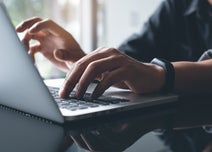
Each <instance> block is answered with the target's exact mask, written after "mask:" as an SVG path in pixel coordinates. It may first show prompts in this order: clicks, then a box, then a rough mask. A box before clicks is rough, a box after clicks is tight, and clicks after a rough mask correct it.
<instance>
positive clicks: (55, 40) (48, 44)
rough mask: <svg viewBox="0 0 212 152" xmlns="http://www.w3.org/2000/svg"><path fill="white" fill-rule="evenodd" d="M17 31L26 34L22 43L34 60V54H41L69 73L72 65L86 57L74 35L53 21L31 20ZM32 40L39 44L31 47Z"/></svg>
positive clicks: (23, 23)
mask: <svg viewBox="0 0 212 152" xmlns="http://www.w3.org/2000/svg"><path fill="white" fill-rule="evenodd" d="M16 30H17V32H24V37H23V39H22V42H23V43H24V45H25V47H26V48H27V50H28V51H29V52H28V53H29V54H30V55H31V57H32V59H33V60H34V54H35V53H36V52H40V53H42V54H43V55H44V56H45V57H46V58H47V59H48V60H50V61H51V62H52V63H53V64H54V65H56V66H57V67H59V68H60V69H62V70H65V71H67V70H69V65H70V63H73V62H75V61H77V60H78V59H80V58H82V57H83V56H84V55H85V53H84V52H83V51H82V49H81V48H80V46H79V44H78V43H77V42H76V41H75V39H74V38H73V37H72V35H71V34H70V33H68V32H67V31H66V30H64V29H63V28H62V27H60V26H59V25H57V24H56V23H55V22H53V21H52V20H49V19H46V20H42V19H40V18H31V19H28V20H26V21H23V22H22V23H21V24H20V25H18V26H17V27H16ZM31 40H37V41H38V42H39V43H38V44H34V45H30V41H31ZM67 61H68V62H67Z"/></svg>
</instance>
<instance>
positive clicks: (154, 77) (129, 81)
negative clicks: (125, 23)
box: [60, 48, 165, 98]
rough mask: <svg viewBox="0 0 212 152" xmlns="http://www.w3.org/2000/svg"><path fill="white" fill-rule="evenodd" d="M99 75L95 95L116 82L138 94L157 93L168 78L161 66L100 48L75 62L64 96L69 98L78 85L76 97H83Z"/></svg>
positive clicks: (62, 93) (112, 49)
mask: <svg viewBox="0 0 212 152" xmlns="http://www.w3.org/2000/svg"><path fill="white" fill-rule="evenodd" d="M97 77H98V78H101V79H100V83H99V84H98V85H97V87H96V88H95V90H94V92H93V94H92V98H97V97H99V96H100V95H101V94H102V93H103V92H104V91H105V90H106V89H107V88H109V87H110V86H112V85H116V84H118V85H119V86H122V87H124V88H128V89H131V90H132V91H133V92H135V93H148V92H154V91H158V90H160V89H161V88H162V87H163V84H164V81H165V74H164V70H163V69H162V68H161V67H159V66H157V65H153V64H144V63H141V62H139V61H137V60H135V59H132V58H130V57H129V56H127V55H125V54H123V53H121V52H119V51H118V50H116V49H114V48H99V49H97V50H95V51H93V52H91V53H90V54H88V55H87V56H84V57H83V58H81V59H80V60H78V61H77V62H75V63H74V64H73V66H72V68H71V70H70V72H69V73H68V74H67V77H66V80H65V82H64V85H63V87H62V88H61V89H60V96H61V97H63V98H65V97H67V96H68V95H69V94H70V92H71V91H72V90H73V89H74V87H75V86H76V85H77V84H78V85H77V92H76V96H77V97H78V98H81V97H82V96H83V95H84V93H85V91H86V89H87V87H88V85H89V84H90V83H91V82H92V81H93V80H94V79H95V78H97Z"/></svg>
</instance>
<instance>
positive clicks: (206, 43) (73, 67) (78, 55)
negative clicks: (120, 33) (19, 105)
mask: <svg viewBox="0 0 212 152" xmlns="http://www.w3.org/2000/svg"><path fill="white" fill-rule="evenodd" d="M211 5H212V3H210V2H208V1H206V0H193V1H190V0H166V1H164V2H163V3H162V4H161V6H160V7H159V9H158V10H157V11H156V12H155V14H153V16H152V17H151V18H150V19H149V21H148V22H147V23H146V24H145V27H144V29H143V31H142V33H140V34H138V35H135V36H133V37H131V38H129V39H128V40H127V41H125V42H124V43H123V44H122V45H121V46H120V47H119V49H115V48H106V47H102V48H98V49H97V50H95V51H93V52H91V53H90V54H87V55H86V54H85V53H84V52H83V50H82V49H81V48H80V46H79V44H78V43H77V42H76V41H75V40H74V38H73V37H72V36H71V34H70V33H68V32H67V31H65V30H64V29H63V28H61V27H60V26H59V25H57V24H56V23H54V22H53V21H51V20H42V19H40V18H32V19H28V20H26V21H24V22H23V23H21V24H20V25H19V26H18V27H17V31H18V32H23V31H25V32H26V34H25V36H24V38H23V43H24V44H25V46H26V48H27V49H28V50H29V54H30V55H31V56H32V58H34V54H35V53H36V52H41V53H42V54H43V55H44V56H45V57H46V58H47V59H49V60H50V61H51V62H52V63H53V64H55V65H56V66H57V67H59V68H60V69H63V70H65V71H67V72H68V74H67V78H66V80H65V82H64V86H63V87H62V88H61V90H60V96H61V97H67V96H68V95H69V93H70V92H71V91H72V90H73V88H74V87H75V86H76V85H77V84H78V85H77V93H76V96H77V97H79V98H81V97H82V96H83V94H84V93H85V91H86V89H87V87H88V85H89V83H90V82H92V81H93V80H94V79H98V80H100V83H99V84H98V85H97V87H96V89H95V90H94V92H93V94H92V97H93V98H97V97H98V96H100V95H101V94H102V93H103V92H104V91H105V90H106V89H107V88H108V87H110V86H111V85H115V86H118V87H121V88H128V89H131V90H132V91H133V92H135V93H149V92H156V91H162V90H163V91H166V92H170V91H173V89H174V91H178V92H183V93H186V92H211V91H210V90H212V81H211V78H212V70H211V67H212V60H207V61H202V62H188V61H196V60H197V59H198V58H199V57H200V56H201V54H202V53H203V52H204V51H206V50H207V49H209V48H211V44H212V43H211V42H210V41H211V40H212V39H211V38H210V35H209V33H208V32H209V31H210V26H209V25H210V18H209V17H207V16H206V15H205V14H206V13H205V12H204V11H205V10H208V11H207V12H208V13H210V8H211ZM209 6H210V7H209ZM202 7H204V9H203V10H204V11H202ZM206 8H207V9H206ZM31 39H35V40H38V41H39V42H40V43H39V44H36V45H34V46H30V45H29V41H30V40H31ZM120 51H122V52H124V53H121V52H120ZM130 56H131V57H133V58H134V59H133V58H131V57H130ZM154 57H160V58H164V59H167V60H169V61H184V60H187V62H173V63H169V62H167V61H164V60H159V62H152V63H153V64H151V63H143V62H149V61H151V60H152V59H153V58H154ZM136 59H137V60H136ZM139 60H140V61H143V62H140V61H139ZM157 61H158V60H157ZM161 63H162V64H161ZM164 65H165V66H164Z"/></svg>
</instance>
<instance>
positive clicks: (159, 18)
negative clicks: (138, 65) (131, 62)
mask: <svg viewBox="0 0 212 152" xmlns="http://www.w3.org/2000/svg"><path fill="white" fill-rule="evenodd" d="M174 18H175V7H174V0H166V1H163V2H162V3H161V5H160V6H159V7H158V9H157V10H156V11H155V12H154V13H153V15H152V16H151V17H150V18H149V20H148V21H147V22H146V23H145V24H144V26H143V28H142V31H141V32H140V33H137V34H134V35H132V36H131V37H129V38H128V39H127V40H126V41H124V42H123V43H122V44H121V45H120V46H119V48H118V49H119V50H120V51H121V52H124V53H125V54H127V55H129V56H131V57H133V58H135V59H137V60H140V61H143V62H150V61H151V60H152V59H153V58H154V57H161V58H168V56H169V53H168V52H167V51H166V50H168V49H170V46H171V43H172V36H171V35H172V31H173V30H174V26H175V24H174V20H175V19H174Z"/></svg>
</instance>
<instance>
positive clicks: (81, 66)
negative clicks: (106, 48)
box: [59, 53, 105, 98]
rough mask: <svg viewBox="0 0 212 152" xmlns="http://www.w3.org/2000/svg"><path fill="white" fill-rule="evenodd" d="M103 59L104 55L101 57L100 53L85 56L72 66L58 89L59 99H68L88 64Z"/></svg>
mask: <svg viewBox="0 0 212 152" xmlns="http://www.w3.org/2000/svg"><path fill="white" fill-rule="evenodd" d="M103 57H105V54H104V55H103V54H102V53H99V54H92V55H87V56H84V57H83V58H81V59H80V60H78V61H77V62H76V63H75V64H74V65H73V66H72V69H71V72H70V73H69V74H68V75H67V77H66V79H65V81H64V83H63V86H62V87H61V88H60V92H59V95H60V97H62V98H66V97H68V95H69V94H70V92H71V91H72V90H73V89H74V87H75V86H76V84H77V83H78V81H79V79H80V77H81V76H82V74H83V72H84V70H85V69H86V67H87V66H88V64H89V63H91V62H93V61H95V60H98V59H101V58H103Z"/></svg>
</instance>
